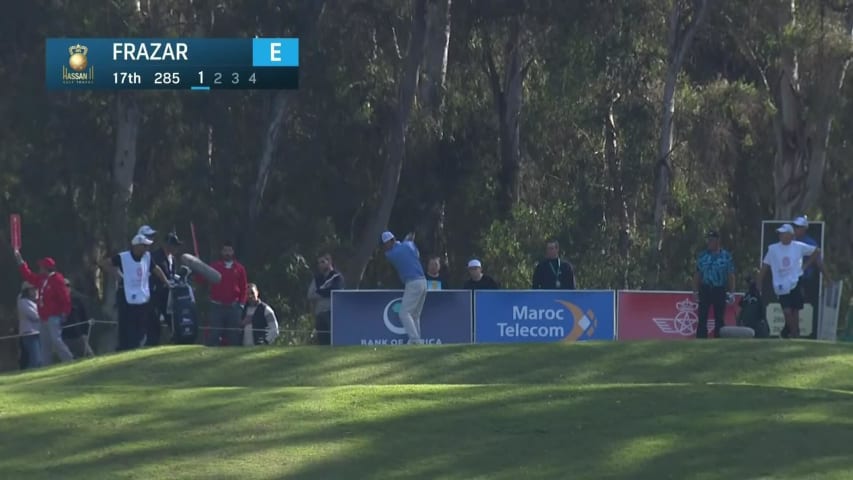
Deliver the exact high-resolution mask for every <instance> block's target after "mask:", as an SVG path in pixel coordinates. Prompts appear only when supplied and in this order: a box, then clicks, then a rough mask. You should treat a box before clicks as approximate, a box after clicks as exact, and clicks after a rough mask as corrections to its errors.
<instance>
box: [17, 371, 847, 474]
mask: <svg viewBox="0 0 853 480" xmlns="http://www.w3.org/2000/svg"><path fill="white" fill-rule="evenodd" d="M59 392H64V393H65V394H68V395H70V396H69V398H68V399H67V400H65V401H62V400H55V401H53V402H47V401H45V402H43V403H42V405H41V406H39V404H38V403H35V402H38V398H39V396H40V394H38V393H24V392H20V393H11V394H8V395H6V396H5V397H3V398H4V399H5V400H4V401H3V402H0V414H2V416H0V419H2V429H3V432H2V434H3V437H4V438H11V436H12V434H13V432H15V433H14V437H15V438H16V440H17V441H16V442H4V446H3V447H2V449H0V451H2V455H0V471H4V472H7V474H8V475H12V476H11V477H9V478H68V479H73V478H107V477H111V478H112V477H132V478H164V477H166V476H168V477H171V478H182V479H185V478H306V479H315V478H322V479H338V478H340V479H352V478H358V479H374V478H375V479H404V478H405V479H414V478H418V479H420V478H423V479H433V478H454V479H456V478H459V479H474V478H490V479H517V478H525V479H528V478H572V479H596V480H616V479H646V478H648V479H664V478H677V479H692V478H697V479H699V478H701V479H727V480H730V479H752V478H760V477H765V478H774V479H779V478H839V479H840V478H850V476H849V474H851V473H853V458H851V457H850V456H849V455H848V446H849V445H850V444H851V442H853V425H851V423H853V421H851V419H853V396H851V395H850V394H846V393H838V392H827V391H805V390H795V389H794V390H792V389H781V388H767V387H753V386H723V385H680V386H676V385H672V386H659V385H658V386H638V385H635V386H612V387H602V388H580V389H575V388H571V387H567V386H559V385H516V386H509V385H493V386H474V387H462V386H457V387H453V386H450V387H447V386H419V387H394V386H388V387H371V386H368V387H342V388H323V389H314V388H288V389H257V388H256V389H242V388H225V389H198V390H189V389H182V390H173V391H158V390H157V389H155V388H147V389H145V388H136V389H121V388H113V389H108V390H106V391H105V392H103V393H101V394H94V393H92V394H90V393H86V391H85V388H84V387H78V388H72V387H67V388H66V389H65V390H60V391H59ZM22 404H23V405H24V406H21V405H22ZM33 446H38V448H33Z"/></svg>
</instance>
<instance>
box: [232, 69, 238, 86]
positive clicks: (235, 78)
mask: <svg viewBox="0 0 853 480" xmlns="http://www.w3.org/2000/svg"><path fill="white" fill-rule="evenodd" d="M231 83H233V84H234V85H237V84H238V83H240V74H239V73H237V72H234V73H232V74H231Z"/></svg>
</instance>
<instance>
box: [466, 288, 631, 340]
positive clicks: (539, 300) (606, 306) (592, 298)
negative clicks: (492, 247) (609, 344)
mask: <svg viewBox="0 0 853 480" xmlns="http://www.w3.org/2000/svg"><path fill="white" fill-rule="evenodd" d="M474 311H475V315H474V317H475V325H474V339H475V342H476V343H544V342H578V341H586V340H614V339H615V338H616V292H615V291H613V290H570V291H569V290H479V291H477V292H475V294H474Z"/></svg>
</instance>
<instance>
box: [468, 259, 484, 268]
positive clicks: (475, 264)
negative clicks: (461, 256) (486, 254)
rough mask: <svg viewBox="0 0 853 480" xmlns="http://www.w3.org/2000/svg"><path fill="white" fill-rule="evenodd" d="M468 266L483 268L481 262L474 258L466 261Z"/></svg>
mask: <svg viewBox="0 0 853 480" xmlns="http://www.w3.org/2000/svg"><path fill="white" fill-rule="evenodd" d="M468 268H483V264H482V263H480V261H479V260H477V259H476V258H475V259H473V260H471V261H470V262H468Z"/></svg>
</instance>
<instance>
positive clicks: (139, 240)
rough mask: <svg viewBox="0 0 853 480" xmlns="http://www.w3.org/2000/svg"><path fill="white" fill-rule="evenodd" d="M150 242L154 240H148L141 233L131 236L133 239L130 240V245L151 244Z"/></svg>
mask: <svg viewBox="0 0 853 480" xmlns="http://www.w3.org/2000/svg"><path fill="white" fill-rule="evenodd" d="M152 243H154V242H152V241H151V240H149V239H148V237H146V236H145V235H141V234H140V235H137V236H135V237H133V240H131V241H130V244H131V245H151V244H152Z"/></svg>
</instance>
